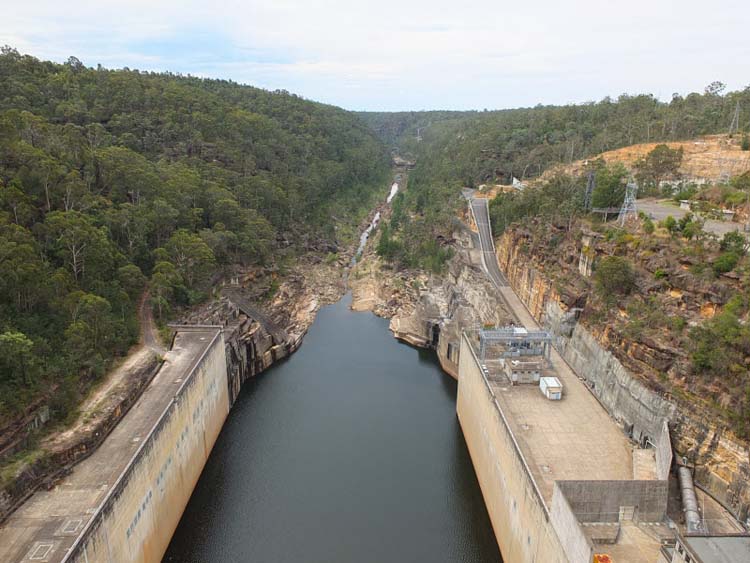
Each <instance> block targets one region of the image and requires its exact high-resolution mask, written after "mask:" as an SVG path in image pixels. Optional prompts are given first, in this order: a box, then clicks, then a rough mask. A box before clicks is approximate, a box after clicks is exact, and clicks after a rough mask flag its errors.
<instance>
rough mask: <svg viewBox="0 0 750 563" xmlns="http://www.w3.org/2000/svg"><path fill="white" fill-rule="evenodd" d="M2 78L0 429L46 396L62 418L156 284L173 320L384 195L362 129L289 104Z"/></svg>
mask: <svg viewBox="0 0 750 563" xmlns="http://www.w3.org/2000/svg"><path fill="white" fill-rule="evenodd" d="M0 84H1V85H2V87H1V88H0V423H1V422H2V420H3V418H4V417H6V416H8V415H9V414H12V413H14V412H18V410H19V409H20V408H22V407H24V406H25V405H27V404H28V403H29V401H31V400H33V399H34V398H35V397H37V396H39V394H40V393H41V392H42V391H43V390H49V389H58V392H56V393H55V397H57V398H58V399H59V403H60V404H58V405H55V408H56V410H58V411H60V413H61V414H64V411H65V407H66V405H69V404H72V403H73V402H74V398H75V395H76V394H77V393H78V392H79V391H80V390H81V389H82V388H83V387H85V383H86V382H88V381H91V380H92V379H93V378H94V377H96V376H97V375H98V374H100V373H102V372H103V371H104V369H105V368H106V367H107V366H108V365H109V362H110V360H111V358H112V357H113V356H114V355H117V354H122V353H123V352H124V351H125V350H127V348H128V346H129V345H130V344H132V343H133V341H134V339H135V338H136V336H137V333H138V327H137V317H136V309H137V304H138V302H139V299H140V297H141V295H142V294H143V290H144V287H145V286H146V283H147V281H148V280H149V278H150V292H151V298H152V300H153V304H154V305H155V306H156V308H157V310H158V313H159V314H166V311H168V310H169V308H170V306H173V305H174V304H175V303H181V304H190V303H192V302H195V301H196V300H197V299H199V298H200V296H201V295H202V294H203V293H204V292H205V290H206V283H207V280H208V278H209V277H210V276H211V274H212V273H214V272H216V271H217V269H218V268H220V267H221V266H222V265H231V264H238V263H239V264H250V263H262V262H266V261H269V260H272V259H273V253H274V252H275V251H277V250H278V249H279V248H280V247H281V246H283V247H287V246H289V245H291V248H290V249H289V250H288V251H294V249H295V248H296V247H298V246H300V244H299V243H301V242H303V241H304V240H307V239H309V238H310V237H318V238H325V239H327V240H329V241H335V239H336V236H337V231H335V230H334V222H333V221H332V220H331V217H332V216H335V217H336V218H337V219H338V220H342V221H346V220H347V219H349V220H351V221H353V220H355V219H356V218H357V215H358V214H359V213H361V211H362V210H363V209H365V208H368V207H369V206H370V205H371V204H372V201H373V197H374V196H375V194H376V193H378V192H382V191H383V190H384V189H386V180H387V174H388V158H387V156H388V155H387V151H386V150H385V149H384V147H383V145H382V143H381V142H380V141H379V140H378V139H377V138H376V137H375V136H374V135H373V133H372V132H371V130H370V129H369V128H368V127H367V126H366V125H365V124H364V123H363V122H362V121H361V120H359V119H358V118H357V117H356V116H355V115H353V114H351V113H348V112H346V111H344V110H341V109H338V108H335V107H332V106H327V105H323V104H319V103H314V102H310V101H307V100H304V99H302V98H300V97H298V96H295V95H292V94H289V93H287V92H267V91H264V90H260V89H257V88H252V87H249V86H243V85H239V84H236V83H233V82H230V81H225V80H206V79H200V78H193V77H184V76H177V75H173V74H168V73H145V72H139V71H135V70H128V69H123V70H107V69H104V68H102V67H98V68H96V69H93V68H87V67H86V66H84V65H83V64H82V63H81V62H80V61H78V60H77V59H75V58H70V59H69V60H68V61H67V62H66V63H65V64H55V63H52V62H44V61H40V60H37V59H36V58H33V57H31V56H25V55H21V54H19V53H18V52H17V51H15V50H13V49H11V48H8V47H6V48H3V49H2V52H0ZM349 230H351V228H350V229H349ZM345 231H346V229H341V230H339V231H338V233H340V232H345Z"/></svg>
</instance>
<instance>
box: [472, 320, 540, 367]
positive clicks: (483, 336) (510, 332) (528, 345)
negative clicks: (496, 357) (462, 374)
mask: <svg viewBox="0 0 750 563" xmlns="http://www.w3.org/2000/svg"><path fill="white" fill-rule="evenodd" d="M495 344H501V345H502V346H504V347H505V350H503V352H502V353H501V357H503V358H509V357H514V356H542V357H544V359H545V360H547V361H549V358H550V348H551V345H552V335H551V334H550V333H549V332H548V331H546V330H534V331H531V330H527V329H525V328H521V327H517V326H504V327H500V328H490V329H480V330H479V357H480V361H481V362H482V364H484V362H485V357H486V354H487V348H488V347H489V346H492V345H495Z"/></svg>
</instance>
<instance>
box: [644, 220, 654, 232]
mask: <svg viewBox="0 0 750 563" xmlns="http://www.w3.org/2000/svg"><path fill="white" fill-rule="evenodd" d="M643 232H644V233H646V234H647V235H650V234H653V232H654V222H653V221H652V220H651V219H649V218H648V217H646V218H645V219H644V220H643Z"/></svg>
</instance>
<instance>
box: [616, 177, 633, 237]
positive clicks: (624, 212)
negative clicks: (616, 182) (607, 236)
mask: <svg viewBox="0 0 750 563" xmlns="http://www.w3.org/2000/svg"><path fill="white" fill-rule="evenodd" d="M637 193H638V184H636V182H635V180H631V181H629V182H628V185H627V186H626V187H625V200H624V201H623V202H622V207H621V208H620V215H619V217H618V219H619V220H620V226H621V227H624V226H625V223H626V222H627V221H629V220H631V219H637V218H638V209H637V207H636V205H635V196H636V194H637Z"/></svg>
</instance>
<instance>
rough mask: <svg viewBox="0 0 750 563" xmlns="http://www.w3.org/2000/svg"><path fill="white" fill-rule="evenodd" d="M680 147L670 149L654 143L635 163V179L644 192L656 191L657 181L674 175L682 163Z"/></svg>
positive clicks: (657, 188)
mask: <svg viewBox="0 0 750 563" xmlns="http://www.w3.org/2000/svg"><path fill="white" fill-rule="evenodd" d="M682 153H683V151H682V148H679V149H670V148H669V147H668V146H667V145H664V144H661V145H656V146H655V147H654V148H653V150H651V151H650V152H649V153H648V154H647V155H646V156H645V157H643V158H642V159H640V160H638V162H636V163H635V170H636V179H637V180H638V183H639V187H640V188H641V190H642V192H644V193H658V190H659V183H660V182H661V181H662V180H665V179H666V178H668V177H675V176H676V174H677V171H678V170H679V168H680V164H682Z"/></svg>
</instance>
